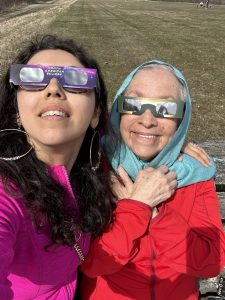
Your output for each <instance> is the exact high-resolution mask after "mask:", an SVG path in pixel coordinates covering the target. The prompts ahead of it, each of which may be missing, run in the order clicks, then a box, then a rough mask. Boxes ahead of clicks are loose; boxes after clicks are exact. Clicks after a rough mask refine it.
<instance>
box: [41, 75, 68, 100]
mask: <svg viewBox="0 0 225 300" xmlns="http://www.w3.org/2000/svg"><path fill="white" fill-rule="evenodd" d="M44 92H45V97H46V98H47V99H48V98H50V97H53V98H59V99H61V100H63V99H65V97H66V95H65V92H64V90H63V88H62V86H61V85H60V83H59V81H58V79H57V78H52V79H51V80H50V81H49V84H48V85H47V87H46V88H45V89H44Z"/></svg>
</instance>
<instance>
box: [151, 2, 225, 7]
mask: <svg viewBox="0 0 225 300" xmlns="http://www.w3.org/2000/svg"><path fill="white" fill-rule="evenodd" d="M152 1H164V2H189V3H196V5H197V4H199V3H200V2H201V0H199V1H198V0H152ZM203 2H206V1H205V0H203ZM214 4H225V0H213V1H209V6H210V7H211V6H213V5H214Z"/></svg>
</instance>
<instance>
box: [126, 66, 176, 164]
mask: <svg viewBox="0 0 225 300" xmlns="http://www.w3.org/2000/svg"><path fill="white" fill-rule="evenodd" d="M125 95H126V96H133V97H150V98H162V99H174V100H178V99H179V96H180V93H179V82H178V80H177V79H176V77H175V76H174V75H173V74H172V73H171V72H170V71H169V70H167V69H163V68H152V69H143V70H141V71H140V72H138V73H137V74H136V75H135V76H134V78H133V79H132V81H131V83H130V85H129V86H128V88H127V90H126V92H125ZM176 128H177V121H176V119H167V118H156V117H154V116H153V114H152V113H151V111H150V110H149V109H147V110H145V111H144V113H143V114H142V115H128V114H124V115H122V117H121V122H120V132H121V135H122V138H123V140H124V142H125V144H126V145H127V146H128V147H129V148H130V149H131V150H132V151H133V152H134V153H135V154H136V155H137V156H138V157H139V158H141V159H142V160H144V161H146V160H150V159H152V158H153V157H154V156H156V155H157V154H158V153H159V152H160V151H161V150H162V149H163V148H164V147H165V146H166V144H167V143H168V142H169V140H170V139H171V137H172V136H173V134H174V132H175V131H176Z"/></svg>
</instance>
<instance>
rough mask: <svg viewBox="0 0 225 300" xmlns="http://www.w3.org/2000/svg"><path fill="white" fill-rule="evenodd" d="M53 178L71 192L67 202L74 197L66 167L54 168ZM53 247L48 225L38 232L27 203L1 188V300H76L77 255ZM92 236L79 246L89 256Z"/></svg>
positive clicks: (72, 201) (82, 238)
mask: <svg viewBox="0 0 225 300" xmlns="http://www.w3.org/2000/svg"><path fill="white" fill-rule="evenodd" d="M50 170H51V172H52V174H53V176H54V178H55V179H57V181H59V182H60V183H61V184H62V185H63V186H64V187H65V188H66V190H67V198H66V201H70V202H71V203H74V207H76V199H75V197H74V194H73V191H72V188H71V185H70V182H69V179H68V175H67V172H66V170H65V168H64V167H62V166H56V167H51V168H50ZM50 243H51V239H50V234H49V228H48V225H44V226H43V228H41V230H39V231H37V229H36V228H35V226H33V223H32V219H31V217H30V215H29V212H28V210H27V209H26V207H25V206H24V201H23V199H16V198H13V197H11V196H9V195H8V194H6V193H5V191H4V189H3V188H2V186H0V299H1V300H11V299H15V300H17V299H18V300H26V299H27V300H28V299H38V300H41V299H43V300H44V299H60V300H64V299H65V300H69V299H71V300H72V299H73V297H74V293H75V288H76V280H77V267H78V266H79V264H80V260H79V257H78V255H77V253H76V251H75V250H74V249H73V248H71V247H68V246H65V245H56V244H54V245H53V246H51V247H50V248H48V250H47V251H46V250H45V249H44V247H45V246H46V245H49V244H50ZM89 243H90V235H87V234H84V235H82V236H81V238H80V240H79V241H78V244H79V245H80V247H81V249H82V251H83V253H84V255H86V254H87V251H88V248H89Z"/></svg>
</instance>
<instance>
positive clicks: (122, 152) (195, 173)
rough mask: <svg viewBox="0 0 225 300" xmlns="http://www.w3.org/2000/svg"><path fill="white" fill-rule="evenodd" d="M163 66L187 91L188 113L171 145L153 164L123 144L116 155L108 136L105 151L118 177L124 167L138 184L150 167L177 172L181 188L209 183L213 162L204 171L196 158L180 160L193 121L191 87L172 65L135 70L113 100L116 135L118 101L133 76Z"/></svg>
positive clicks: (186, 112) (187, 157)
mask: <svg viewBox="0 0 225 300" xmlns="http://www.w3.org/2000/svg"><path fill="white" fill-rule="evenodd" d="M152 64H154V65H162V66H167V67H169V69H171V71H172V72H173V73H174V74H175V76H176V77H177V78H178V80H179V81H180V82H181V83H182V85H183V86H184V88H185V90H186V94H187V95H186V99H185V113H184V116H183V119H182V121H181V123H180V124H179V126H178V128H177V130H176V132H175V133H174V135H173V137H172V138H171V140H170V141H169V143H168V144H167V145H166V146H165V147H164V149H162V151H161V152H160V153H159V154H158V155H157V156H156V157H154V158H153V159H152V160H150V161H142V160H141V159H140V158H139V157H137V156H136V155H135V154H134V153H133V152H132V151H131V150H130V149H129V148H128V147H127V146H126V145H125V144H124V142H123V140H121V141H120V147H119V149H117V151H114V152H112V145H111V139H110V137H109V136H105V137H104V138H103V147H104V149H105V152H106V155H107V157H108V159H109V162H110V163H111V166H112V168H113V169H114V171H115V172H116V173H117V169H118V166H119V165H121V166H122V167H123V168H124V169H125V171H126V172H127V173H128V175H129V176H130V177H131V179H132V180H135V178H136V176H137V173H138V172H139V171H140V170H142V169H145V168H147V167H153V168H158V167H159V166H161V165H166V166H168V168H169V170H170V171H175V172H176V174H177V181H178V187H182V186H187V185H190V184H193V183H197V182H200V181H204V180H208V179H210V178H212V177H214V175H215V171H216V169H215V165H214V164H213V162H212V161H211V165H210V166H209V167H204V166H203V165H202V164H201V163H199V162H198V161H196V160H195V159H194V158H192V157H190V156H188V155H186V154H182V156H183V160H182V161H178V160H177V158H178V156H179V155H180V151H181V148H182V146H183V144H184V141H185V138H186V135H187V131H188V128H189V124H190V119H191V97H190V94H189V90H188V86H187V83H186V80H185V78H184V76H183V74H182V73H181V72H180V71H179V70H178V69H176V68H175V67H173V66H172V65H170V64H168V63H165V62H162V61H158V60H153V61H148V62H145V63H144V64H142V65H140V66H139V67H137V68H136V69H134V70H133V71H132V72H131V73H130V74H129V75H128V76H127V78H126V79H125V80H124V82H123V83H122V85H121V86H120V88H119V90H118V92H117V93H116V96H115V98H114V102H113V106H112V111H111V115H110V120H111V122H112V125H113V127H114V130H115V132H116V134H118V137H120V134H119V132H120V118H121V115H120V113H118V112H117V105H118V103H117V99H118V96H119V95H121V94H122V93H123V92H124V91H125V89H126V88H127V87H128V85H129V84H130V82H131V80H132V78H133V77H134V75H135V74H136V73H137V72H138V71H139V70H140V69H142V68H144V67H146V66H150V65H152Z"/></svg>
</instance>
